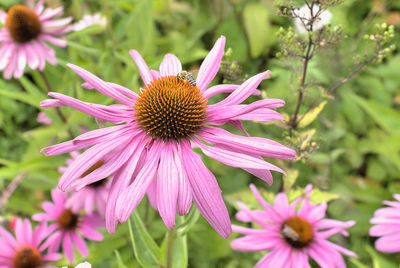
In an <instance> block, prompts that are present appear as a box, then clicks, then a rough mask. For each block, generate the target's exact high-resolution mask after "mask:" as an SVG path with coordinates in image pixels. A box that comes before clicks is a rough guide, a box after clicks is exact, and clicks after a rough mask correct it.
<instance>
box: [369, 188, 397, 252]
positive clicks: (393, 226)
mask: <svg viewBox="0 0 400 268" xmlns="http://www.w3.org/2000/svg"><path fill="white" fill-rule="evenodd" d="M393 197H394V198H395V199H396V200H397V201H383V202H382V203H383V204H385V205H387V206H389V207H385V208H380V209H377V210H376V211H375V213H374V217H373V218H372V219H371V220H370V223H372V224H375V226H372V227H371V229H370V230H369V235H370V236H379V237H380V238H378V239H377V240H376V241H375V247H376V249H377V250H379V251H382V252H388V253H395V252H400V232H399V231H400V218H399V215H400V202H399V201H400V194H394V195H393Z"/></svg>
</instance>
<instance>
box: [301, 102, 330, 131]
mask: <svg viewBox="0 0 400 268" xmlns="http://www.w3.org/2000/svg"><path fill="white" fill-rule="evenodd" d="M327 103H328V102H327V101H323V102H321V103H320V104H319V105H318V106H317V107H315V108H314V109H312V110H310V111H309V112H307V113H306V114H304V115H303V116H302V117H301V120H300V122H299V127H300V128H301V127H306V126H308V125H309V124H311V123H312V122H314V120H315V119H316V118H317V116H318V115H319V114H320V113H321V111H322V109H324V107H325V105H326V104H327Z"/></svg>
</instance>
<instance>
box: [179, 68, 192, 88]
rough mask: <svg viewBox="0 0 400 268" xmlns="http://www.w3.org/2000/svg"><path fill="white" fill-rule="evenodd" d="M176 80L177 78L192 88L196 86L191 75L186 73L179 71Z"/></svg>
mask: <svg viewBox="0 0 400 268" xmlns="http://www.w3.org/2000/svg"><path fill="white" fill-rule="evenodd" d="M176 78H178V79H179V80H181V81H187V82H189V83H190V84H192V85H193V86H195V85H196V80H195V79H194V77H193V75H192V74H191V73H189V72H187V71H181V72H179V73H178V74H177V75H176Z"/></svg>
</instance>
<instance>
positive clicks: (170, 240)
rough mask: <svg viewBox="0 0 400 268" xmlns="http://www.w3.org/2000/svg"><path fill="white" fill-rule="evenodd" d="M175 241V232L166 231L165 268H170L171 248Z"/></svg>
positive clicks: (172, 230)
mask: <svg viewBox="0 0 400 268" xmlns="http://www.w3.org/2000/svg"><path fill="white" fill-rule="evenodd" d="M175 239H176V232H175V229H174V228H171V229H169V231H168V244H167V267H166V268H172V257H173V254H172V253H173V248H174V241H175Z"/></svg>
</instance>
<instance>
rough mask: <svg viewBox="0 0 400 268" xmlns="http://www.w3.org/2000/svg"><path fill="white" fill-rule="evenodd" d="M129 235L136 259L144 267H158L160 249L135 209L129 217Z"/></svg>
mask: <svg viewBox="0 0 400 268" xmlns="http://www.w3.org/2000/svg"><path fill="white" fill-rule="evenodd" d="M128 225H129V235H130V237H131V242H132V247H133V252H134V254H135V257H136V260H137V261H138V263H139V264H140V265H142V266H143V267H145V268H159V267H160V263H161V262H160V256H161V251H160V248H159V247H158V246H157V244H156V242H154V240H153V238H152V237H151V235H150V234H149V232H148V231H147V229H146V227H145V226H144V224H143V222H142V220H141V219H140V217H139V215H138V214H137V212H136V211H134V212H133V220H132V221H131V220H130V219H129V221H128Z"/></svg>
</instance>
